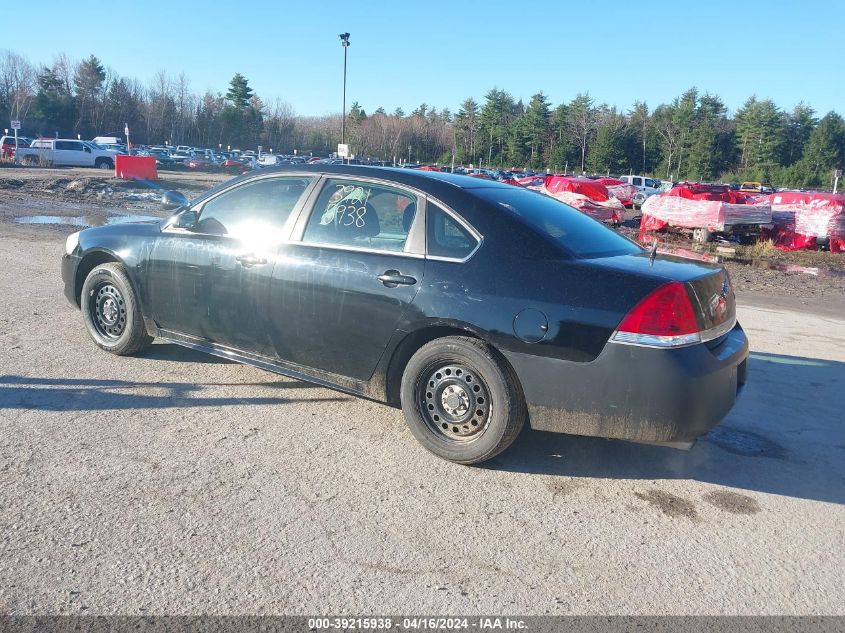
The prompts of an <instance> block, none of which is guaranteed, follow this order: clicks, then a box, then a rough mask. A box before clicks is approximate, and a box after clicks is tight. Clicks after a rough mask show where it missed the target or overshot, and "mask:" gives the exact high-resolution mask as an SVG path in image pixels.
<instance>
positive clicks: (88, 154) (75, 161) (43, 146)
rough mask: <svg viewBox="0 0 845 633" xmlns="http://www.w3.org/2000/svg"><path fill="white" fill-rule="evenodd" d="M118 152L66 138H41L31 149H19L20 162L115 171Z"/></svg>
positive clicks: (33, 142) (35, 141)
mask: <svg viewBox="0 0 845 633" xmlns="http://www.w3.org/2000/svg"><path fill="white" fill-rule="evenodd" d="M117 154H118V153H117V152H116V151H114V150H110V149H103V148H101V147H99V146H97V145H94V144H93V143H89V142H88V141H77V140H75V139H64V138H55V139H53V138H41V139H37V140H34V141H32V144H31V145H30V146H29V147H19V148H18V151H17V157H18V160H19V161H21V162H23V163H39V164H46V165H53V166H56V167H60V166H62V167H98V168H100V169H114V157H115V156H117Z"/></svg>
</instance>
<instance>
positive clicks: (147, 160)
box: [114, 154, 158, 180]
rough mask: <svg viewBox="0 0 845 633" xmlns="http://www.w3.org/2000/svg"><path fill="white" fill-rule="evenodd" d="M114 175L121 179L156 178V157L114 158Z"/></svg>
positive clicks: (123, 156)
mask: <svg viewBox="0 0 845 633" xmlns="http://www.w3.org/2000/svg"><path fill="white" fill-rule="evenodd" d="M114 176H115V178H122V179H123V180H158V171H157V170H156V159H155V157H153V156H126V155H123V154H120V155H118V156H116V157H115V160H114Z"/></svg>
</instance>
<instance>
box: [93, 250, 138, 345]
mask: <svg viewBox="0 0 845 633" xmlns="http://www.w3.org/2000/svg"><path fill="white" fill-rule="evenodd" d="M80 304H81V308H82V319H83V320H84V322H85V327H86V329H87V330H88V334H89V335H90V336H91V338H92V339H94V342H95V343H96V344H97V345H98V346H99V347H100V348H101V349H104V350H106V351H107V352H111V353H112V354H117V355H118V356H125V355H127V354H134V353H135V352H138V351H140V350H142V349H144V348H145V347H147V346H148V345H150V344H151V343H152V342H153V338H152V337H151V336H150V335H149V334H147V329H146V327H145V326H144V319H143V317H142V315H141V309H140V306H139V305H138V299H137V295H136V294H135V290H134V288H132V284H131V282H130V281H129V277H128V276H127V275H126V270H125V269H124V267H123V266H122V265H121V264H116V263H108V264H101V265H100V266H95V267H94V269H93V270H92V271H91V272H90V273H88V277H86V278H85V283H84V284H83V285H82V297H81V301H80Z"/></svg>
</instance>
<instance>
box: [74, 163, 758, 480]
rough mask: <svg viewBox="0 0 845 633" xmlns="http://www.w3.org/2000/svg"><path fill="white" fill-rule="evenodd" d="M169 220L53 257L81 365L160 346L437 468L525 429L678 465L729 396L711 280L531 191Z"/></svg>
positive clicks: (287, 171)
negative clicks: (394, 439)
mask: <svg viewBox="0 0 845 633" xmlns="http://www.w3.org/2000/svg"><path fill="white" fill-rule="evenodd" d="M165 203H166V206H167V207H168V208H173V209H174V214H173V215H172V217H170V218H168V219H166V220H156V221H149V222H138V223H129V224H115V225H107V226H100V227H96V228H89V229H85V230H83V231H81V232H79V233H74V234H72V235H71V236H69V237H68V239H67V244H66V249H65V250H66V252H65V254H64V256H63V258H62V277H63V280H64V284H65V294H66V296H67V298H68V299H69V301H70V302H71V303H72V304H73V305H74V306H77V307H81V311H82V318H83V321H84V324H85V327H86V328H87V330H88V333H89V334H90V336H91V337H92V339H93V340H94V342H95V343H96V344H97V345H98V346H99V347H101V348H102V349H104V350H106V351H109V352H112V353H114V354H120V355H124V354H133V353H136V352H140V351H141V350H143V349H144V348H145V347H147V346H148V345H149V344H150V343H151V342H152V341H153V338H161V339H163V340H166V341H170V342H173V343H177V344H179V345H184V346H187V347H190V348H193V349H197V350H201V351H205V352H208V353H210V354H216V355H219V356H223V357H225V358H227V359H232V360H237V361H240V362H243V363H246V364H251V365H255V366H258V367H261V368H264V369H267V370H270V371H273V372H277V373H280V374H284V375H288V376H292V377H295V378H298V379H302V380H306V381H311V382H314V383H317V384H320V385H323V386H326V387H331V388H333V389H337V390H340V391H344V392H348V393H351V394H356V395H359V396H364V397H367V398H370V399H373V400H377V401H381V402H384V403H387V404H389V405H392V406H395V407H401V408H402V410H403V412H404V415H405V418H406V420H407V423H408V425H409V427H410V430H411V432H412V433H413V434H414V436H415V437H416V438H417V439H418V440H419V441H420V442H421V443H422V444H423V446H425V447H426V448H427V449H428V450H430V451H432V452H433V453H435V454H436V455H439V456H440V457H442V458H444V459H448V460H452V461H455V462H459V463H464V464H471V463H477V462H482V461H484V460H487V459H490V458H491V457H493V456H494V455H496V454H497V453H499V452H501V451H502V450H504V449H505V448H507V447H508V445H510V444H511V442H513V440H514V439H515V438H516V436H517V435H518V434H519V432H520V429H522V427H523V425H524V423H525V421H526V420H527V421H528V422H529V423H530V425H531V426H532V427H533V428H535V429H541V430H544V431H557V432H564V433H574V434H580V435H595V436H602V437H615V438H622V439H628V440H636V441H641V442H643V441H646V442H685V443H688V442H690V441H692V440H693V439H694V438H695V437H697V436H699V435H701V434H703V433H706V432H707V431H708V430H709V429H710V428H712V427H713V426H714V425H715V424H717V423H718V422H719V421H720V420H721V419H722V417H723V416H724V415H725V414H726V413H727V412H728V411H729V410H730V409H731V407H732V406H733V404H734V402H735V400H736V397H737V393H738V391H739V389H740V387H741V386H742V385H743V383H745V379H746V359H747V356H748V341H747V339H746V337H745V334H744V332H743V330H742V328H741V327H740V325H739V324H738V323H737V321H736V307H735V299H734V293H733V289H732V287H731V283H730V279H729V278H728V275H727V273H726V272H725V270H724V268H722V267H721V266H718V265H714V264H706V263H702V262H699V261H692V260H684V259H680V258H675V257H665V256H655V253H654V252H649V251H646V250H644V249H643V248H642V247H640V246H639V245H637V244H636V243H634V242H632V241H630V240H628V239H627V238H625V237H623V236H621V235H619V234H618V233H616V232H615V231H613V230H611V229H608V228H606V227H604V226H602V225H601V224H600V223H599V222H596V221H594V220H592V219H590V218H589V217H587V216H586V215H584V214H582V213H579V212H578V211H576V210H574V209H572V208H571V207H568V206H567V205H564V204H563V203H560V202H558V201H556V200H554V199H553V198H550V197H547V196H542V195H538V194H537V193H536V192H533V191H529V190H525V189H522V188H519V187H513V186H510V185H506V184H501V183H496V182H492V181H483V180H478V179H474V178H467V177H463V176H455V175H453V174H444V173H438V172H421V171H417V170H393V169H384V168H374V167H356V166H346V165H344V166H329V165H317V166H313V167H310V166H309V167H306V166H296V167H294V166H290V167H282V168H274V169H267V170H261V171H259V172H256V173H250V174H246V175H244V176H241V177H239V178H236V179H233V180H230V181H229V182H226V183H223V184H221V185H219V186H217V187H215V188H214V189H212V190H210V191H208V192H207V193H205V194H203V195H201V196H200V197H198V198H197V199H195V200H193V201H191V202H188V200H187V199H186V198H185V197H184V196H182V195H181V194H177V193H174V192H168V193H167V194H165ZM315 432H319V429H317V428H316V427H315Z"/></svg>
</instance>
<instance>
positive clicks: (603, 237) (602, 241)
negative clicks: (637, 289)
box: [473, 187, 643, 259]
mask: <svg viewBox="0 0 845 633" xmlns="http://www.w3.org/2000/svg"><path fill="white" fill-rule="evenodd" d="M473 194H475V195H477V196H478V197H479V198H482V199H483V200H486V201H487V202H490V203H493V204H497V205H499V206H501V207H502V208H503V209H505V210H507V211H508V212H510V213H512V214H513V215H515V216H516V217H518V218H519V219H520V220H522V221H523V222H524V223H525V224H527V225H529V226H530V227H531V228H533V229H534V230H535V231H537V232H538V233H539V234H540V235H542V236H543V237H545V238H546V239H548V240H550V241H551V242H552V243H554V244H556V245H558V246H561V247H562V248H563V249H564V250H565V251H566V252H568V253H570V254H571V255H572V256H573V257H578V258H582V259H587V258H591V257H611V256H614V255H629V254H633V253H640V252H642V250H643V249H642V248H641V247H640V246H638V245H637V244H635V243H634V242H632V241H631V240H629V239H627V238H625V237H622V236H621V235H619V233H617V232H616V231H614V230H612V229H609V228H608V227H606V226H604V225H603V224H602V223H601V222H597V221H596V220H594V219H592V218H591V217H589V216H586V215H584V214H583V213H581V212H580V211H576V210H575V209H573V208H572V207H570V206H569V205H567V204H564V203H562V202H559V201H557V200H555V199H554V198H550V197H549V196H546V195H544V194H542V193H538V192H536V191H530V190H528V189H518V188H517V187H512V188H510V189H504V188H500V187H495V188H494V187H489V188H487V187H483V188H479V189H474V190H473Z"/></svg>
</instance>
